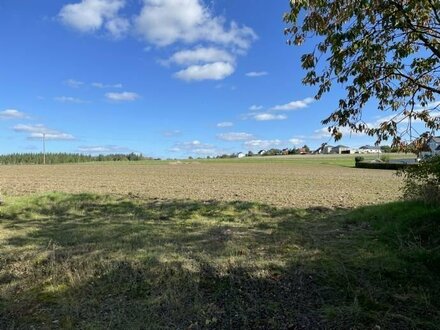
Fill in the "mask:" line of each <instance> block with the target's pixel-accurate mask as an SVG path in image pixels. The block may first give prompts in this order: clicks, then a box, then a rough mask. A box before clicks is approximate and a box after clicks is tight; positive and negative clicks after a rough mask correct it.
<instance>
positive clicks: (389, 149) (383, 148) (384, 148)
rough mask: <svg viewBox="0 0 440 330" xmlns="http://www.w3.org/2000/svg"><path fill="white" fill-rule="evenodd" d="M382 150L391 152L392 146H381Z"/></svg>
mask: <svg viewBox="0 0 440 330" xmlns="http://www.w3.org/2000/svg"><path fill="white" fill-rule="evenodd" d="M380 150H382V152H386V153H388V152H391V147H390V146H380Z"/></svg>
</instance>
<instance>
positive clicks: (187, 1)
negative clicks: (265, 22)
mask: <svg viewBox="0 0 440 330" xmlns="http://www.w3.org/2000/svg"><path fill="white" fill-rule="evenodd" d="M135 25H136V29H137V31H138V33H139V34H140V35H141V36H142V37H143V38H145V39H146V40H147V41H148V42H150V43H153V44H155V45H158V46H167V45H171V44H173V43H175V42H178V41H181V42H184V43H194V42H197V41H207V42H212V43H216V44H222V45H227V46H231V47H236V48H238V49H241V50H246V49H247V48H249V46H250V45H251V43H252V42H253V41H254V40H255V39H256V38H257V37H256V34H255V32H254V31H253V30H252V29H251V28H249V27H246V26H242V27H240V26H238V25H237V24H236V23H235V22H231V23H230V24H229V27H225V25H226V24H225V20H224V18H222V17H216V16H213V14H212V13H211V12H210V10H209V9H208V8H207V7H206V6H205V5H204V4H203V2H202V1H201V0H144V7H143V9H142V11H141V13H140V15H139V16H138V17H137V18H136V19H135Z"/></svg>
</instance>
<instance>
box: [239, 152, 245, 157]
mask: <svg viewBox="0 0 440 330" xmlns="http://www.w3.org/2000/svg"><path fill="white" fill-rule="evenodd" d="M237 157H238V158H244V157H246V155H245V154H244V153H243V152H239V153H238V154H237Z"/></svg>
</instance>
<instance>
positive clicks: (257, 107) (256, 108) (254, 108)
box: [249, 104, 263, 111]
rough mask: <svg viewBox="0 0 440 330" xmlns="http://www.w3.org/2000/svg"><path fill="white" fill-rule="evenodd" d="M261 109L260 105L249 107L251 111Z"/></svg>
mask: <svg viewBox="0 0 440 330" xmlns="http://www.w3.org/2000/svg"><path fill="white" fill-rule="evenodd" d="M261 109H263V106H262V105H256V104H253V105H251V106H250V107H249V110H251V111H258V110H261Z"/></svg>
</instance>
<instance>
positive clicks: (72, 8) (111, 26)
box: [58, 0, 130, 37]
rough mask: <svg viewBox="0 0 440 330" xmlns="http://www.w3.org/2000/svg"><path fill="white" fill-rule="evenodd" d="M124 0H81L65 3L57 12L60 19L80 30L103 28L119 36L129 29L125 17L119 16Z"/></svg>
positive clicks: (93, 30)
mask: <svg viewBox="0 0 440 330" xmlns="http://www.w3.org/2000/svg"><path fill="white" fill-rule="evenodd" d="M124 6H125V0H82V1H81V2H78V3H73V4H67V5H65V6H64V7H63V8H62V9H61V11H60V13H59V14H58V16H59V18H60V19H61V21H62V22H63V23H64V24H65V25H67V26H70V27H72V28H74V29H76V30H79V31H81V32H95V31H98V30H100V29H101V28H105V29H106V30H107V31H108V32H109V33H110V34H111V35H113V36H114V37H121V36H122V35H123V34H125V33H126V32H127V31H128V29H129V26H130V24H129V22H128V20H127V19H125V18H122V17H119V16H118V15H119V11H120V10H121V9H122V8H123V7H124Z"/></svg>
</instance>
